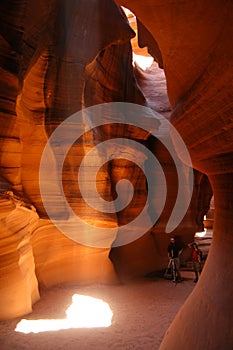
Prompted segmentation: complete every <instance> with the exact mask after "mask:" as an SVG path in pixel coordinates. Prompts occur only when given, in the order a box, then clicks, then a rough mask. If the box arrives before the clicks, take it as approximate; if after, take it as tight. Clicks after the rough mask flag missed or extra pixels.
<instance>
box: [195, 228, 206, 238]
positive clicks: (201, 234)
mask: <svg viewBox="0 0 233 350" xmlns="http://www.w3.org/2000/svg"><path fill="white" fill-rule="evenodd" d="M206 232H207V229H206V228H205V229H204V231H202V232H196V233H195V237H198V238H202V237H205V235H206Z"/></svg>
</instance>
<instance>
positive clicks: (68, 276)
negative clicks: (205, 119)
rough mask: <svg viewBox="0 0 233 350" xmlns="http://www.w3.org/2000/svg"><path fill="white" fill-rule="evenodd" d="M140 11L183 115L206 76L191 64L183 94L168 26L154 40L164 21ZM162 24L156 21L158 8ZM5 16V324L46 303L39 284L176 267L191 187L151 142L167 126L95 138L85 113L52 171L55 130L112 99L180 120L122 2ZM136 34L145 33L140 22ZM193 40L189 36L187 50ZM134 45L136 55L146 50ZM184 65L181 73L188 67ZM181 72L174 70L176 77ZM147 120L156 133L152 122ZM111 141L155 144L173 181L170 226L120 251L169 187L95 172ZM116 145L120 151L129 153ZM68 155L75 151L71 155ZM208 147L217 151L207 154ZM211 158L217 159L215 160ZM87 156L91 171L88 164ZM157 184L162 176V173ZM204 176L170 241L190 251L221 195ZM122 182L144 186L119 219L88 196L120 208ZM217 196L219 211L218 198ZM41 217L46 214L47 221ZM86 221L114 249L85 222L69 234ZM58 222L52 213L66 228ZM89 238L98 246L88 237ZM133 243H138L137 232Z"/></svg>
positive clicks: (116, 165)
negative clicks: (174, 222) (174, 218)
mask: <svg viewBox="0 0 233 350" xmlns="http://www.w3.org/2000/svg"><path fill="white" fill-rule="evenodd" d="M132 3H134V2H133V1H132ZM137 5H138V6H139V9H138V10H137V8H136V9H135V11H136V12H135V13H136V14H137V16H138V23H139V27H138V28H139V32H138V39H139V45H140V46H144V45H146V44H147V45H148V46H149V50H148V51H149V52H150V53H151V54H153V55H154V57H155V59H156V60H157V61H158V62H159V66H160V67H164V69H165V73H166V77H167V82H168V92H169V98H170V103H171V105H172V106H173V107H176V106H177V109H176V110H177V112H176V113H178V112H179V110H178V106H179V107H180V105H179V102H180V99H181V97H182V96H183V93H184V92H186V90H188V89H189V87H190V81H189V79H191V80H192V79H193V78H197V77H198V72H195V71H194V68H193V67H189V66H187V69H190V72H189V71H187V72H185V73H184V77H185V81H183V80H182V79H183V78H184V77H183V76H182V75H181V77H180V80H179V84H178V88H177V77H176V76H175V77H173V75H172V72H173V69H172V68H171V66H170V65H169V63H170V62H169V53H167V51H166V50H168V49H169V46H168V48H167V46H166V45H168V44H167V43H165V44H166V45H165V44H164V45H163V40H162V39H163V38H162V37H161V38H160V36H161V35H162V34H161V33H160V31H158V28H160V27H158V28H156V30H157V31H158V32H159V33H160V35H159V37H158V38H157V36H156V33H157V32H156V31H155V32H154V31H152V29H153V28H154V27H153V25H154V22H153V21H152V24H153V25H152V24H150V25H151V28H152V29H151V28H150V25H147V20H149V19H150V16H149V17H148V15H145V18H144V15H143V13H144V12H143V11H142V12H141V9H140V5H139V4H137ZM165 9H166V7H165ZM149 10H150V9H149ZM152 10H153V8H152ZM133 11H134V8H133ZM137 12H138V13H137ZM147 13H150V12H148V11H147ZM151 16H152V17H153V16H154V15H153V11H152V12H151ZM148 18H149V19H148ZM0 19H1V24H2V25H1V32H0V47H1V55H0V69H1V77H0V79H1V85H0V106H1V109H0V121H1V128H0V175H1V178H0V186H1V187H0V190H1V193H3V197H2V205H1V206H0V212H1V213H2V214H1V215H2V216H1V217H2V219H1V230H0V242H1V248H0V249H1V250H0V256H1V266H0V269H1V278H0V281H1V283H0V291H1V305H3V306H2V307H1V308H0V317H1V318H9V317H14V316H17V315H21V314H25V313H27V312H30V311H31V308H32V304H33V303H34V302H35V301H36V300H37V299H38V298H39V293H38V283H39V285H43V286H45V287H50V286H52V285H54V284H59V283H65V284H68V283H69V284H74V283H78V284H86V283H93V282H99V283H116V282H119V280H128V279H129V278H132V277H136V276H142V275H146V274H148V273H150V272H152V271H155V270H159V269H162V268H164V267H165V265H166V264H167V254H166V246H167V243H168V240H169V237H168V235H167V234H166V233H165V227H166V225H167V222H168V220H169V217H170V215H171V212H172V209H173V207H174V204H175V202H176V195H177V191H178V185H179V184H178V183H177V174H176V169H175V166H174V160H173V159H171V156H169V154H168V152H167V151H166V148H165V147H164V146H163V145H162V142H161V141H158V139H156V138H155V137H152V136H151V133H150V131H151V132H152V131H154V130H158V128H159V122H158V120H156V119H155V120H154V122H153V125H152V126H151V129H150V130H149V131H148V130H144V129H143V128H137V127H135V126H132V125H127V126H126V125H122V124H118V125H111V124H106V125H102V126H98V127H96V128H94V129H93V130H91V131H90V127H91V126H92V123H93V121H94V120H91V118H90V119H89V120H88V121H87V120H85V119H84V114H81V116H83V119H82V118H80V120H78V123H76V124H74V125H71V128H70V129H69V128H68V129H66V131H67V133H66V132H64V131H61V132H60V134H59V136H60V138H59V139H58V140H55V141H54V140H52V141H51V139H50V141H51V142H50V143H49V147H48V149H49V153H48V154H47V158H46V161H47V163H46V164H45V166H43V167H40V165H41V159H42V156H43V152H44V149H45V145H46V143H47V141H48V140H49V138H50V137H51V135H52V134H53V131H54V130H57V129H56V128H58V127H59V126H60V125H64V124H62V122H64V121H66V120H67V118H68V117H70V116H71V115H72V114H73V113H75V112H77V111H80V110H82V109H84V108H86V107H90V106H93V105H98V104H100V103H107V102H131V103H137V104H139V105H143V106H149V107H151V108H152V109H153V110H154V111H157V112H161V113H163V115H164V116H165V117H166V118H169V117H170V103H169V102H168V99H167V95H166V81H165V79H164V77H163V76H161V77H160V76H159V75H158V72H156V73H155V71H154V69H155V68H154V67H155V65H154V66H153V67H152V68H151V70H148V71H147V72H143V71H142V70H140V68H139V67H137V66H136V67H133V66H132V49H131V44H130V43H131V39H132V38H133V37H134V35H135V34H134V32H133V30H132V28H131V27H130V26H129V23H128V20H127V18H126V16H125V14H124V12H123V11H122V10H121V9H120V8H119V7H118V6H117V5H116V3H114V2H113V1H112V0H101V1H92V2H91V4H90V2H88V1H86V0H79V1H74V0H69V1H63V2H61V1H58V0H53V1H47V0H43V1H40V2H38V1H35V0H32V1H30V4H29V3H27V2H25V1H18V2H17V4H15V2H13V1H2V2H1V4H0ZM164 21H165V19H164ZM156 23H157V22H156ZM165 23H166V21H165ZM185 23H186V22H185ZM216 25H217V24H216ZM157 26H160V25H159V24H157ZM171 26H172V25H171ZM168 27H169V26H168ZM169 28H170V27H169ZM134 29H135V30H136V26H135V23H134ZM165 29H167V27H166V26H165ZM168 32H169V31H168ZM187 35H188V33H187ZM182 39H183V38H182V37H181V38H179V37H178V38H177V40H181V42H182V43H183V41H182ZM206 40H207V39H206ZM133 47H134V48H135V41H134V43H133ZM137 50H139V48H137ZM138 52H139V51H138ZM180 52H182V48H180ZM197 52H198V50H197ZM206 52H208V50H207V51H206ZM144 54H145V49H144ZM146 55H147V56H148V54H146ZM176 55H177V59H178V58H179V57H180V55H181V54H180V55H179V54H178V53H177V52H176ZM173 62H174V64H175V63H176V60H175V59H174V60H173V61H172V63H173ZM178 63H179V64H180V62H178ZM182 64H183V67H182V65H181V68H182V69H183V68H186V67H184V66H185V65H184V63H183V62H182ZM179 67H180V66H179ZM179 67H176V66H174V68H175V69H176V68H177V69H178V68H179ZM181 68H180V72H181V71H182V69H181ZM177 72H178V70H177ZM189 73H190V75H189ZM156 77H157V78H156ZM156 79H157V81H156ZM174 80H175V82H176V83H174ZM203 96H204V95H203ZM185 101H186V100H185ZM204 102H205V103H207V102H206V101H204ZM188 107H189V104H188V105H187V108H188ZM203 111H204V109H203ZM206 111H207V112H208V110H206ZM191 112H192V111H191ZM179 113H181V112H179ZM182 113H183V112H182ZM182 113H181V117H180V116H179V117H178V118H175V112H174V113H173V116H174V117H173V118H174V119H176V120H175V122H176V123H177V128H178V130H179V132H180V133H181V134H182V136H183V137H184V139H185V141H187V145H188V146H189V148H190V152H191V154H192V157H193V159H194V161H195V163H194V164H195V165H196V166H197V168H198V169H199V170H201V171H202V172H204V173H206V171H205V170H206V169H205V166H200V162H199V161H198V157H199V156H200V154H199V153H198V155H197V151H198V152H199V151H202V150H203V149H202V148H198V147H197V150H194V152H192V143H191V142H192V141H191V140H192V130H191V129H192V128H190V124H189V127H188V130H187V135H188V137H190V142H188V140H187V139H186V138H185V135H186V134H184V133H183V132H182V130H183V129H182V115H183V114H184V113H183V114H182ZM197 115H198V113H197ZM105 117H108V116H106V115H103V119H104V118H105ZM141 117H142V120H143V121H144V122H145V125H146V118H143V116H141ZM191 117H192V113H191V114H190V118H191ZM77 119H78V118H77ZM94 119H95V118H94ZM110 120H111V119H110ZM180 120H181V126H179V121H180ZM187 120H189V116H188V117H187ZM195 121H196V119H194V123H195V128H197V129H195V130H196V131H195V132H199V131H198V130H199V129H198V125H196V124H198V123H196V122H195ZM188 123H189V122H188ZM184 125H186V124H184ZM184 128H186V126H184ZM59 130H60V129H59ZM80 130H81V131H82V135H81V137H80V138H78V139H75V141H74V142H71V140H70V136H71V135H75V133H77V134H78V132H79V131H80ZM161 132H162V131H161ZM190 134H191V135H190ZM160 136H161V137H162V136H163V135H160ZM195 137H196V136H195ZM111 138H126V139H131V140H133V141H136V142H137V143H139V144H140V145H144V146H147V147H148V148H149V149H150V150H151V152H152V153H153V154H154V155H156V157H157V158H158V160H159V161H160V163H161V166H162V167H163V169H164V172H165V173H166V181H167V183H168V185H167V188H168V190H167V198H166V203H165V207H164V209H163V211H162V213H161V217H160V218H159V220H158V222H157V223H156V224H155V225H152V227H151V228H150V229H149V230H148V231H147V232H145V234H144V235H143V236H142V237H140V238H138V239H137V240H134V241H133V242H131V243H129V244H127V245H122V246H119V247H118V246H117V245H118V244H117V243H118V242H119V240H120V239H121V236H120V234H119V232H120V227H121V226H123V225H125V224H127V223H129V222H130V221H132V220H133V219H135V218H136V217H137V216H138V215H139V214H140V212H141V211H142V209H143V207H144V206H145V202H146V199H147V196H148V204H146V205H147V219H148V221H149V220H150V217H151V214H152V213H153V212H154V211H156V210H157V207H158V205H159V202H160V200H161V198H160V195H159V194H158V193H159V189H158V188H156V185H157V187H158V183H159V180H158V181H157V182H156V181H155V186H154V188H153V189H152V190H151V191H149V193H148V188H147V185H148V184H147V179H146V178H145V175H144V174H143V171H142V170H140V167H139V166H137V165H136V164H135V163H134V162H132V161H131V160H128V159H124V158H123V157H120V158H119V157H118V158H116V159H114V158H113V159H112V158H111V160H110V161H108V162H104V163H102V164H101V166H100V168H99V170H98V172H97V174H96V173H95V169H96V167H97V165H98V164H99V163H101V161H102V160H103V159H105V158H104V157H103V154H102V153H101V152H100V151H95V152H92V153H90V152H89V151H90V150H92V149H93V148H94V147H95V146H96V145H98V144H99V143H101V142H103V141H107V140H110V139H111ZM194 141H195V140H194ZM229 142H230V141H229ZM116 145H117V146H118V147H119V144H117V143H116ZM116 145H113V146H112V148H111V147H109V149H108V151H109V152H110V151H112V155H114V154H115V151H116V149H117V146H116ZM203 145H204V143H203ZM210 145H211V144H210ZM67 148H69V150H68V151H67V154H66V156H64V152H65V150H67ZM208 150H209V147H207V149H206V152H207V153H206V154H208ZM204 152H205V150H203V154H204ZM110 153H111V152H110ZM122 153H123V152H122ZM127 153H128V154H129V155H130V156H132V157H135V158H136V157H138V158H140V159H139V163H140V165H142V167H145V168H146V166H147V167H149V166H150V164H149V165H148V163H149V162H146V159H145V157H144V155H143V154H142V152H141V153H140V156H135V152H134V149H133V148H132V147H131V148H130V147H129V148H128V149H127ZM87 154H88V155H89V158H90V160H89V163H87V161H86V162H85V161H84V162H83V158H84V157H85V156H86V155H87ZM213 154H214V153H213ZM203 157H204V158H203V159H205V156H203ZM137 160H138V159H137ZM63 161H64V162H63ZM177 161H178V159H177ZM208 164H210V163H208ZM80 168H83V169H84V170H83V177H82V179H80V178H79V179H78V178H77V174H78V172H79V170H80ZM149 170H151V169H150V168H149ZM153 171H154V170H153ZM190 171H191V169H190V168H188V170H187V168H184V167H182V164H181V165H180V172H181V174H182V179H183V181H182V187H183V188H184V189H185V190H187V191H188V185H189V181H188V179H189V173H190ZM42 173H43V177H42V176H41V175H42ZM151 173H152V170H151ZM95 175H96V178H95ZM152 177H153V178H154V179H159V177H158V174H157V173H156V171H154V173H153V174H152ZM194 177H195V188H194V192H193V196H192V200H191V203H190V205H189V206H188V208H187V213H186V215H185V216H184V218H183V220H182V221H181V223H180V224H179V225H178V226H177V227H176V228H175V230H174V231H173V232H171V233H170V235H177V236H178V238H179V241H180V244H181V246H182V245H184V244H186V243H188V242H189V241H190V240H191V239H192V238H193V235H194V233H195V232H196V231H197V230H200V228H202V225H203V223H202V221H203V216H204V214H205V213H206V211H207V210H208V203H209V200H210V198H209V196H210V192H211V189H210V184H209V183H208V179H207V177H206V176H205V175H203V174H201V173H200V172H198V171H197V172H195V174H194ZM122 178H125V179H128V180H129V181H130V182H131V183H132V184H133V186H134V196H133V199H132V201H131V202H130V203H129V205H127V206H126V207H124V208H123V209H121V210H119V211H118V212H116V210H115V211H114V210H113V211H112V212H110V211H109V212H108V211H107V212H105V211H101V210H98V209H96V208H93V207H92V206H91V205H89V204H88V203H87V202H86V201H85V200H84V198H83V196H82V191H81V187H83V189H84V190H85V191H86V193H87V196H86V198H85V199H88V200H89V199H90V200H93V199H94V200H95V199H96V197H95V195H94V194H93V193H94V190H93V188H94V187H93V186H95V184H96V192H98V193H99V196H100V197H102V198H104V199H105V200H106V201H107V202H110V201H112V200H115V199H116V198H117V194H118V193H117V184H118V183H119V180H121V179H122ZM203 179H204V180H203ZM203 183H204V185H203ZM42 184H43V186H44V187H43V188H44V189H45V191H44V193H43V196H45V197H46V200H47V204H48V205H49V215H48V213H47V211H48V210H47V209H48V207H46V205H45V197H43V198H42V193H41V187H40V186H41V185H42ZM202 185H203V186H202ZM129 187H130V186H129ZM6 191H13V192H14V194H16V195H17V196H15V195H12V196H11V197H10V198H8V197H7V196H6V194H5V192H6ZM128 193H129V188H128V187H127V186H126V185H124V186H123V191H121V193H120V195H119V201H122V202H123V201H124V200H125V199H127V198H128ZM14 198H20V201H21V202H23V203H24V205H23V206H20V207H19V206H17V205H16V204H15V201H14ZM216 198H217V199H216V201H217V202H218V196H217V197H216ZM25 203H27V205H26V204H25ZM28 203H29V204H28ZM30 205H33V207H31V206H30ZM26 207H27V208H26ZM25 208H26V209H25ZM32 208H36V212H35V211H34V210H32ZM70 208H71V209H72V211H71V210H70ZM75 215H78V216H79V217H80V218H81V219H82V220H83V221H84V222H85V223H88V224H90V225H92V226H93V227H94V231H95V228H96V232H99V231H98V230H97V229H98V228H99V227H103V229H104V234H103V237H105V235H106V236H107V238H106V240H107V241H108V245H107V247H106V246H105V245H104V244H102V245H100V244H99V245H98V244H96V242H98V243H99V241H100V243H102V241H101V239H103V241H104V238H102V236H101V237H98V235H97V233H96V234H94V240H93V239H92V237H91V238H90V232H89V229H86V230H83V228H82V227H83V226H82V225H81V224H77V223H76V224H75V225H76V226H75V225H73V228H74V231H73V232H72V235H71V236H69V235H68V237H67V235H65V234H64V232H63V231H62V230H60V229H59V224H61V223H63V224H64V225H66V224H67V222H72V220H73V219H74V217H75ZM49 216H50V218H51V216H52V218H53V219H54V221H56V223H57V224H58V225H57V226H56V225H54V223H53V222H52V220H50V219H49ZM69 220H70V221H69ZM109 228H115V229H116V230H115V231H114V232H115V235H113V236H111V237H110V239H109V237H108V235H107V234H108V229H109ZM83 231H84V232H83ZM92 232H93V231H92ZM94 233H95V232H94ZM83 234H84V235H85V239H86V240H85V243H86V244H84V243H83V242H80V241H79V239H77V237H80V235H83ZM128 234H129V235H130V234H131V235H133V234H134V232H128ZM109 255H110V259H109ZM206 276H208V274H206ZM203 279H204V278H203Z"/></svg>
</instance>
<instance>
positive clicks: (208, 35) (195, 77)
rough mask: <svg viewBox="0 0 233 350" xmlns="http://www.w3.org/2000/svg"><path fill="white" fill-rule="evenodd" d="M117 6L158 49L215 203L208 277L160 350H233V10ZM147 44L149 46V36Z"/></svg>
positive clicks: (216, 4)
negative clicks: (142, 28) (140, 25)
mask: <svg viewBox="0 0 233 350" xmlns="http://www.w3.org/2000/svg"><path fill="white" fill-rule="evenodd" d="M118 3H120V4H122V5H123V6H126V7H127V8H129V9H130V10H131V11H133V13H134V14H135V15H136V16H137V17H138V19H139V20H140V22H141V23H143V25H144V26H145V27H146V28H147V30H148V31H149V32H150V33H151V35H152V37H153V38H154V39H155V41H156V42H157V44H158V46H159V49H160V52H161V55H162V62H163V67H164V71H165V75H166V79H167V87H168V96H169V100H170V102H171V106H172V108H173V111H172V115H171V120H172V122H173V124H174V126H175V127H176V128H177V130H178V131H179V133H180V134H181V135H182V137H183V139H184V141H185V143H186V145H187V147H188V149H189V152H190V154H191V157H192V161H193V165H194V167H195V168H196V169H198V170H199V171H201V172H203V173H205V174H207V176H208V178H209V180H210V183H211V187H212V189H213V193H214V200H215V217H214V238H213V242H212V246H211V250H210V253H209V256H208V259H207V262H206V265H205V268H204V271H203V275H202V277H201V279H200V282H199V283H198V285H197V287H196V288H195V290H194V292H193V293H192V295H191V296H190V297H189V298H188V300H187V302H186V303H185V305H184V306H183V308H182V309H181V310H180V312H179V313H178V315H177V317H176V318H175V320H174V322H173V323H172V325H171V327H170V328H169V330H168V332H167V334H166V335H165V338H164V340H163V342H162V344H161V347H160V348H161V349H169V350H170V349H171V350H172V349H178V348H182V349H190V348H192V347H193V342H194V341H195V344H196V345H195V346H196V347H198V348H200V349H209V350H210V349H211V350H212V349H216V350H217V349H220V348H224V349H231V348H232V344H233V334H232V325H231V323H232V316H233V315H232V308H229V305H231V295H232V292H233V289H232V288H233V285H232V283H231V282H230V281H231V280H232V272H231V271H232V267H233V265H232V253H231V248H230V247H231V246H232V244H233V235H232V223H233V222H232V207H233V202H232V198H233V196H232V180H233V166H232V164H233V163H232V156H233V153H232V146H233V143H232V140H233V128H232V125H233V101H232V93H233V83H232V79H231V76H232V73H233V68H232V54H233V45H232V40H231V37H232V34H233V26H232V23H233V21H232V20H233V18H232V16H233V15H232V14H233V7H232V6H233V5H232V2H231V1H226V2H225V3H224V5H223V3H222V2H221V1H218V0H216V1H213V2H211V3H210V2H209V1H207V2H203V1H197V2H195V3H193V2H190V1H182V2H179V1H178V2H173V1H153V2H152V1H149V0H148V1H144V2H143V4H142V3H141V2H139V1H136V0H128V1H127V0H125V1H118ZM144 43H146V44H148V46H150V44H151V42H150V41H148V40H147V39H146V38H145V40H144ZM150 51H152V48H151V49H150ZM178 152H180V155H181V150H178ZM197 310H198V311H197Z"/></svg>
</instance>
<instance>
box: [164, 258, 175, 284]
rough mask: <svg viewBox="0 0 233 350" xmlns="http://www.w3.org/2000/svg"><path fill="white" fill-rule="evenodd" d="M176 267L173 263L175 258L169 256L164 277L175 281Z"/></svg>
mask: <svg viewBox="0 0 233 350" xmlns="http://www.w3.org/2000/svg"><path fill="white" fill-rule="evenodd" d="M176 275H177V268H176V264H175V260H174V259H173V258H171V259H170V260H169V263H168V266H167V268H166V271H165V274H164V277H165V278H168V279H171V280H172V282H175V283H176V282H177V276H176Z"/></svg>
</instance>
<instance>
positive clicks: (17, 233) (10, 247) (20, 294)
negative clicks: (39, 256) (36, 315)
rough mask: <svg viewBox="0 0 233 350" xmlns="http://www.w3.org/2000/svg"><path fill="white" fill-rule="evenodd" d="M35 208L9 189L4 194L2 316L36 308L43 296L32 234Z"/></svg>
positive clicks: (0, 202) (0, 199)
mask: <svg viewBox="0 0 233 350" xmlns="http://www.w3.org/2000/svg"><path fill="white" fill-rule="evenodd" d="M38 219H39V218H38V215H37V213H36V211H35V208H33V207H31V206H29V205H28V206H26V204H25V203H24V202H23V201H22V200H20V199H19V198H16V197H15V196H13V193H12V192H6V193H5V194H1V196H0V228H1V238H0V259H1V265H0V276H1V277H0V290H1V298H0V308H1V314H0V318H1V319H5V318H10V317H16V316H20V315H22V314H25V313H27V312H30V311H32V305H33V304H34V303H35V302H36V301H37V300H38V299H39V291H38V281H37V278H36V274H35V263H34V255H33V251H32V245H31V233H32V231H33V229H34V228H35V226H36V225H37V222H38Z"/></svg>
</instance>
